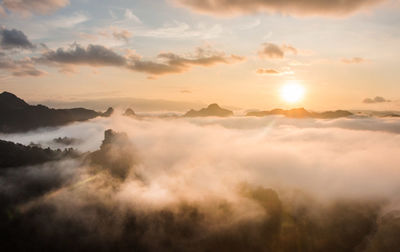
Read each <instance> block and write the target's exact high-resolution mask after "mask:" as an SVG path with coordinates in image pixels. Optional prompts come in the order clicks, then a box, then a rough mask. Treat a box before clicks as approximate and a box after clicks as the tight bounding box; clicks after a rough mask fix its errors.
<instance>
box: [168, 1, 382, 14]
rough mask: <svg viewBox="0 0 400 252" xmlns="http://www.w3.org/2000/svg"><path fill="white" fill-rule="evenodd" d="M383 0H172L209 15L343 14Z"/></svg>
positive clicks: (368, 6)
mask: <svg viewBox="0 0 400 252" xmlns="http://www.w3.org/2000/svg"><path fill="white" fill-rule="evenodd" d="M385 1H386V0H279V1H278V0H235V1H231V0H175V2H176V3H177V4H178V5H181V6H184V7H187V8H190V9H191V10H194V11H197V12H201V13H206V14H212V15H223V16H224V15H225V16H227V15H228V16H229V15H239V14H246V13H260V12H266V13H280V14H288V15H295V16H314V15H318V16H343V15H348V14H351V13H354V12H357V11H360V10H363V9H366V8H370V7H372V6H374V5H377V4H379V3H382V2H385Z"/></svg>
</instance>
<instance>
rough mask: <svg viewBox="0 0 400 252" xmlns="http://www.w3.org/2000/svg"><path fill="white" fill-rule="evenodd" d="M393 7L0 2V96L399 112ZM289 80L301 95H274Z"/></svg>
mask: <svg viewBox="0 0 400 252" xmlns="http://www.w3.org/2000/svg"><path fill="white" fill-rule="evenodd" d="M399 14H400V1H398V0H347V1H339V0H334V1H325V0H302V1H297V0H296V1H295V0H283V1H274V0H250V1H245V0H237V1H229V0H214V1H211V0H205V1H200V0H152V1H147V0H135V1H127V0H125V1H124V0H116V1H107V0H35V1H33V0H3V1H0V29H1V30H0V91H9V92H13V93H15V94H16V95H18V96H19V97H21V98H23V99H25V100H27V101H32V102H44V101H47V102H49V101H53V103H54V102H55V101H57V102H65V103H68V102H77V101H88V100H99V101H100V100H103V101H104V100H105V99H117V100H118V99H125V98H135V99H140V100H149V101H151V100H153V101H161V100H162V101H170V102H177V104H208V103H214V102H216V103H219V104H220V105H224V106H229V107H232V108H237V109H272V108H276V107H282V108H290V107H305V108H307V109H313V110H328V109H366V110H400V97H399V94H400V85H399V83H400V71H398V65H399V63H400V50H399V49H400V48H399V47H400V15H399ZM288 83H296V84H298V85H301V86H302V87H303V88H304V91H305V92H304V97H302V99H300V100H299V101H297V102H295V103H288V102H287V101H285V100H284V99H282V97H281V95H280V90H281V88H282V86H284V85H287V84H288ZM162 104H165V103H160V106H162ZM159 109H161V108H159Z"/></svg>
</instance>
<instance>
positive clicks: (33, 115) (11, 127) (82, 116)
mask: <svg viewBox="0 0 400 252" xmlns="http://www.w3.org/2000/svg"><path fill="white" fill-rule="evenodd" d="M108 114H110V115H111V114H112V111H111V112H110V111H109V110H107V112H106V113H98V112H96V111H94V110H89V109H84V108H73V109H51V108H48V107H46V106H43V105H36V106H33V105H29V104H28V103H26V102H25V101H24V100H22V99H20V98H18V97H17V96H15V95H14V94H11V93H8V92H3V93H1V94H0V132H3V133H13V132H24V131H29V130H33V129H37V128H40V127H53V126H61V125H65V124H68V123H71V122H76V121H86V120H89V119H92V118H95V117H97V116H101V115H102V116H107V115H108Z"/></svg>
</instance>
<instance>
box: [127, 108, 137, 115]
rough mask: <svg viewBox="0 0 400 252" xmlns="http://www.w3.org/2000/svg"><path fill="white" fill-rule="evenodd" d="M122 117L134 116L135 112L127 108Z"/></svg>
mask: <svg viewBox="0 0 400 252" xmlns="http://www.w3.org/2000/svg"><path fill="white" fill-rule="evenodd" d="M124 116H136V113H135V111H133V109H131V108H127V109H126V110H125V113H124Z"/></svg>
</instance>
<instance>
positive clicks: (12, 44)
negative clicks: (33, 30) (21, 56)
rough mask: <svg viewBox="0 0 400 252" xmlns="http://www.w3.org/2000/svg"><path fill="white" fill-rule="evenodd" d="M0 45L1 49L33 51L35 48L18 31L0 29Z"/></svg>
mask: <svg viewBox="0 0 400 252" xmlns="http://www.w3.org/2000/svg"><path fill="white" fill-rule="evenodd" d="M0 39H1V41H0V45H1V47H2V48H3V49H33V48H35V46H34V45H33V44H32V42H30V41H29V39H28V37H27V36H26V35H25V34H24V33H23V32H22V31H20V30H16V29H11V30H8V29H6V28H0Z"/></svg>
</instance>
